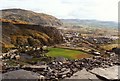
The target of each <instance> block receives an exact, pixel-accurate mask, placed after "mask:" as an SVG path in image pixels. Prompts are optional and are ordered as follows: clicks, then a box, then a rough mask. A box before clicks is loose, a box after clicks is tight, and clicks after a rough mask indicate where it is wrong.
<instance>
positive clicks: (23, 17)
mask: <svg viewBox="0 0 120 81" xmlns="http://www.w3.org/2000/svg"><path fill="white" fill-rule="evenodd" d="M0 12H2V18H3V19H7V20H12V21H14V22H18V21H19V22H27V23H29V24H35V25H47V26H61V25H62V23H61V22H60V20H59V19H57V18H56V17H53V16H51V15H47V14H44V13H36V12H33V11H29V10H24V9H5V10H1V11H0Z"/></svg>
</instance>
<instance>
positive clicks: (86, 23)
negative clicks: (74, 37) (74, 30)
mask: <svg viewBox="0 0 120 81" xmlns="http://www.w3.org/2000/svg"><path fill="white" fill-rule="evenodd" d="M61 21H62V22H63V23H64V25H68V26H69V25H75V26H83V27H95V28H118V24H117V22H113V21H99V20H80V19H61Z"/></svg>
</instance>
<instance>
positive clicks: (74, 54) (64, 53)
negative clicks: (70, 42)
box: [47, 48, 91, 59]
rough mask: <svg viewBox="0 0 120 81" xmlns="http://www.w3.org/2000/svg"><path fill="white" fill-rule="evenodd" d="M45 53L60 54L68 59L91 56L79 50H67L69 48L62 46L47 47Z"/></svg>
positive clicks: (50, 54) (54, 55)
mask: <svg viewBox="0 0 120 81" xmlns="http://www.w3.org/2000/svg"><path fill="white" fill-rule="evenodd" d="M47 55H48V56H51V57H59V56H62V57H65V58H69V59H80V58H87V57H90V56H91V55H89V54H86V53H84V52H81V51H76V50H69V49H63V48H49V52H48V53H47Z"/></svg>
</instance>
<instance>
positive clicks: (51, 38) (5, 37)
mask: <svg viewBox="0 0 120 81" xmlns="http://www.w3.org/2000/svg"><path fill="white" fill-rule="evenodd" d="M2 11H3V12H2V14H3V16H2V18H1V19H0V22H2V41H0V42H1V43H2V45H3V47H5V48H12V47H16V46H24V45H30V46H42V45H54V44H59V43H62V42H63V37H62V35H61V34H60V31H59V30H57V29H56V27H58V26H60V25H61V24H60V23H61V22H59V20H58V19H57V18H55V17H53V16H49V15H46V14H38V13H35V12H32V11H26V10H21V9H8V10H2ZM34 17H36V18H34ZM53 26H55V27H53Z"/></svg>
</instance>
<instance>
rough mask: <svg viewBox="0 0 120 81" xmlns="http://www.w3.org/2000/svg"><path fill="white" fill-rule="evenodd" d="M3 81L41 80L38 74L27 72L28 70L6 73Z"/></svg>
mask: <svg viewBox="0 0 120 81" xmlns="http://www.w3.org/2000/svg"><path fill="white" fill-rule="evenodd" d="M2 78H3V80H5V79H36V80H37V79H40V75H39V74H38V73H34V72H30V71H26V70H16V71H11V72H7V73H4V74H3V75H2Z"/></svg>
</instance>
